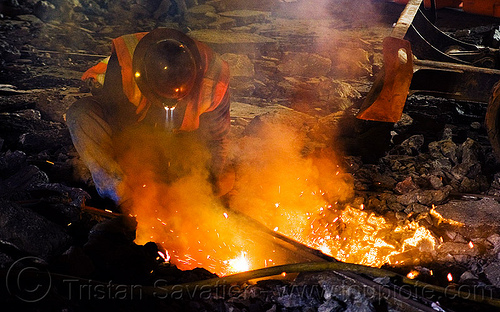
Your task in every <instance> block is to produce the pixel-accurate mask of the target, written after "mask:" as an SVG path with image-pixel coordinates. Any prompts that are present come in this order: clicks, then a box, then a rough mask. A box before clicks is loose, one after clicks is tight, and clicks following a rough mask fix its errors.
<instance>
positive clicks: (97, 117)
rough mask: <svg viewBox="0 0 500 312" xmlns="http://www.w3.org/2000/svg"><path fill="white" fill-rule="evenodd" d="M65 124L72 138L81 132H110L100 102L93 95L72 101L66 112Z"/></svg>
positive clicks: (91, 133)
mask: <svg viewBox="0 0 500 312" xmlns="http://www.w3.org/2000/svg"><path fill="white" fill-rule="evenodd" d="M66 124H67V125H68V129H69V131H70V133H71V135H72V137H73V138H74V137H75V136H80V135H81V134H82V133H85V134H88V135H94V134H95V133H96V132H105V133H107V134H108V135H110V133H111V129H110V128H109V124H108V122H107V121H106V118H105V115H104V112H103V109H102V107H101V104H100V103H99V102H98V101H97V100H96V99H95V98H94V97H87V98H82V99H80V100H78V101H76V102H75V103H73V105H71V106H70V108H69V109H68V111H67V112H66Z"/></svg>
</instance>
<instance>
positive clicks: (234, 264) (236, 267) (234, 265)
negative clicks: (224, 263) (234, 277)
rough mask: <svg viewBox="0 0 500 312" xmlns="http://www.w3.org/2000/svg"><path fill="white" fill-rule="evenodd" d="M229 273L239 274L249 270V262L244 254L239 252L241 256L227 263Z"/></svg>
mask: <svg viewBox="0 0 500 312" xmlns="http://www.w3.org/2000/svg"><path fill="white" fill-rule="evenodd" d="M228 264H229V271H230V273H239V272H245V271H249V270H250V262H249V261H248V258H247V253H246V252H243V251H242V252H241V254H240V255H239V256H238V257H236V258H234V259H231V260H229V261H228Z"/></svg>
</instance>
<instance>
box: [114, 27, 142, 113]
mask: <svg viewBox="0 0 500 312" xmlns="http://www.w3.org/2000/svg"><path fill="white" fill-rule="evenodd" d="M146 34H147V32H141V33H136V34H131V35H125V36H121V37H118V38H116V39H113V51H114V52H115V53H116V56H117V57H118V63H120V66H121V68H122V69H121V74H122V86H123V93H125V95H126V96H127V98H128V100H129V101H130V103H132V104H134V106H136V107H137V109H136V111H135V113H136V114H138V115H139V114H140V115H141V116H140V118H139V119H143V118H144V117H145V113H146V110H145V109H146V108H147V106H148V105H147V100H146V98H145V97H144V96H143V95H142V93H141V91H140V90H139V87H138V86H137V84H136V83H135V79H134V73H133V72H132V57H133V56H134V51H135V47H136V46H137V44H138V43H139V41H140V40H141V39H142V37H144V36H145V35H146ZM141 113H142V114H141Z"/></svg>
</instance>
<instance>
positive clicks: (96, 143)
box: [66, 28, 234, 207]
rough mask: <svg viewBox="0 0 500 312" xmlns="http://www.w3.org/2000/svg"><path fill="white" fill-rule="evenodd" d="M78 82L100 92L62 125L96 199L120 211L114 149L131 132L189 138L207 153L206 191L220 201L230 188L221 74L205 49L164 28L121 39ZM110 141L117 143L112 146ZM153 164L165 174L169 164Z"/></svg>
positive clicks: (123, 196) (222, 67)
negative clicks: (109, 201) (210, 187)
mask: <svg viewBox="0 0 500 312" xmlns="http://www.w3.org/2000/svg"><path fill="white" fill-rule="evenodd" d="M82 79H83V80H90V81H91V82H92V84H93V85H94V86H100V87H99V88H97V89H95V90H94V91H95V92H94V91H93V92H92V93H93V95H92V96H90V97H86V98H82V99H79V100H78V101H76V102H75V103H74V104H73V105H72V106H71V107H70V108H69V110H68V112H67V114H66V120H67V124H68V128H69V131H70V134H71V138H72V140H73V144H74V145H75V147H76V150H77V151H78V153H79V154H80V157H81V158H82V160H83V161H84V163H85V164H86V165H87V167H88V168H89V170H90V172H91V173H92V178H93V180H94V183H95V186H96V189H97V192H98V193H99V195H100V196H101V197H105V198H110V199H112V200H113V201H115V203H116V204H117V205H119V206H120V205H121V206H122V207H124V206H127V204H124V203H125V202H127V201H128V200H129V198H128V196H129V195H128V194H127V191H126V190H127V187H126V186H125V187H124V186H123V183H124V181H125V179H126V168H124V166H123V165H122V162H120V161H119V159H120V156H121V153H123V152H124V150H123V148H122V146H121V145H123V144H124V143H123V137H124V136H125V137H126V136H127V135H126V133H128V132H129V131H130V129H135V128H139V127H140V128H141V129H150V131H152V132H162V133H166V134H168V138H170V137H176V138H177V140H183V138H186V139H188V138H189V139H193V138H195V140H196V141H197V142H199V143H200V144H201V145H200V146H203V147H204V149H206V150H207V151H208V152H207V153H205V154H206V155H208V156H207V159H206V167H207V169H208V171H209V174H208V177H207V180H209V181H210V182H211V183H213V190H214V193H215V195H217V196H222V195H224V194H226V193H227V192H229V190H230V189H231V188H232V184H233V182H234V180H233V178H234V172H231V170H227V168H226V164H225V162H226V154H227V152H226V149H227V134H228V131H229V127H230V118H229V105H230V104H229V91H228V83H229V68H228V65H227V63H226V62H224V61H223V60H222V59H221V58H220V57H219V56H218V55H216V54H215V53H214V52H213V51H212V50H211V49H210V48H209V47H208V46H207V45H206V44H204V43H201V42H198V41H196V40H194V39H192V38H190V37H188V36H187V35H185V34H184V33H182V32H179V31H177V30H174V29H168V28H158V29H155V30H153V31H151V32H149V33H136V34H130V35H125V36H121V37H119V38H116V39H114V40H113V41H112V53H111V56H110V57H109V58H107V59H106V60H103V61H102V62H101V63H99V64H97V65H96V66H94V67H92V68H90V69H89V70H88V71H87V72H85V73H84V75H83V76H82ZM124 134H125V135H124ZM118 137H121V138H122V140H121V143H117V142H118V140H117V138H118ZM146 137H147V136H146ZM143 138H144V136H143ZM148 138H149V139H151V138H154V139H158V138H162V136H157V135H155V136H150V137H148ZM165 138H167V136H165ZM141 140H143V139H140V138H133V137H129V138H128V141H129V142H127V143H128V144H129V145H139V146H140V145H143V144H145V143H146V142H144V141H141ZM125 141H127V140H125ZM150 141H154V140H150ZM157 141H160V140H157ZM163 141H164V140H163ZM147 143H148V144H149V145H148V146H150V145H151V144H165V142H147ZM177 148H178V147H177V146H173V147H171V150H169V153H176V151H177V150H176V149H177ZM167 149H168V147H167ZM161 153H163V152H159V155H158V157H162V155H160V154H161ZM139 156H140V155H139ZM183 157H184V156H180V158H183ZM145 161H146V160H145ZM158 163H160V164H164V165H165V166H167V164H168V166H170V160H169V159H166V160H165V161H164V162H158ZM163 169H165V168H158V171H157V173H160V172H167V173H166V175H168V174H169V173H168V172H172V171H169V170H163ZM154 170H155V168H153V171H154ZM164 180H165V181H168V180H170V179H169V178H168V177H165V179H164Z"/></svg>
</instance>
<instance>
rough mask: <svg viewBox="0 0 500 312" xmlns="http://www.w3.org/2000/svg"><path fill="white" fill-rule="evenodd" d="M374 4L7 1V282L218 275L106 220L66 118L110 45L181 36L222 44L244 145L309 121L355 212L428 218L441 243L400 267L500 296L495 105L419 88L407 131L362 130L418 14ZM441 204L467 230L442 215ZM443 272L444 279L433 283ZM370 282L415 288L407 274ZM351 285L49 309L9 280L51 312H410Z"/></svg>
mask: <svg viewBox="0 0 500 312" xmlns="http://www.w3.org/2000/svg"><path fill="white" fill-rule="evenodd" d="M362 2H363V5H362V6H359V7H358V6H356V7H355V8H354V7H353V5H352V4H349V3H350V2H349V1H338V3H337V2H335V3H333V2H332V3H327V4H326V7H325V10H323V11H321V12H320V11H317V10H313V9H312V8H310V7H309V6H308V5H307V4H306V1H300V0H298V1H283V2H281V1H269V2H267V1H255V2H251V3H245V2H244V1H223V0H212V1H202V0H198V1H196V0H193V1H168V0H164V1H155V0H149V1H148V0H144V1H124V0H121V1H112V2H111V1H104V0H97V1H93V0H80V1H65V0H50V1H21V0H9V1H5V2H4V3H2V4H1V5H0V47H1V50H0V51H1V52H0V53H1V59H0V225H1V226H0V267H1V268H2V276H4V275H5V276H6V278H8V276H9V275H8V272H9V268H14V269H17V268H23V267H29V268H33V267H35V268H37V271H40V270H42V271H43V270H48V271H51V272H55V273H60V274H66V275H69V276H73V277H75V278H76V277H78V278H82V279H83V282H82V283H85V281H88V280H95V281H102V283H104V284H102V285H101V286H102V289H105V290H106V291H108V290H109V289H110V288H112V287H111V286H109V285H111V283H109V284H107V283H106V281H113V282H115V283H121V285H152V284H153V283H154V281H157V280H158V279H162V280H165V281H166V283H167V284H176V283H185V282H192V281H198V280H204V279H207V278H212V277H214V275H213V274H211V273H210V272H208V271H206V270H204V269H195V270H193V271H180V270H178V269H176V268H175V267H173V266H169V265H168V264H165V263H163V262H162V261H161V259H160V260H158V259H157V258H158V254H157V251H158V250H157V246H156V244H154V243H150V244H146V245H136V244H135V243H134V242H133V241H134V238H135V232H134V226H135V225H134V220H130V219H129V218H125V217H123V216H117V214H113V213H108V212H106V211H104V209H111V210H113V209H114V208H116V207H114V206H113V204H112V203H110V202H108V201H106V200H102V199H100V198H99V197H98V195H97V194H96V192H95V189H94V188H93V184H92V180H91V177H90V173H89V172H88V170H87V169H86V168H85V166H84V165H83V164H82V162H81V161H80V160H79V158H78V154H77V153H76V151H75V150H74V148H73V147H72V144H71V139H70V137H69V133H68V131H67V128H66V126H65V123H64V114H65V111H66V109H67V108H68V107H69V106H70V105H71V104H72V103H73V102H74V101H75V100H76V99H78V98H80V97H83V96H87V95H89V92H90V89H89V87H88V86H86V85H83V83H82V82H80V80H79V77H80V75H81V73H82V72H83V71H85V70H86V69H87V68H88V67H90V66H92V65H93V64H95V63H96V62H97V61H98V60H99V59H100V58H101V57H103V56H107V54H108V53H109V51H110V50H109V49H110V44H109V40H110V39H111V38H113V37H117V36H119V35H122V34H125V33H130V32H137V31H147V30H151V29H153V28H154V27H160V26H167V27H168V26H170V27H177V28H180V29H182V30H184V31H187V32H189V33H190V34H191V35H192V36H194V37H195V38H198V39H200V40H203V41H206V42H207V43H208V44H209V45H211V46H212V47H213V48H214V49H215V50H216V51H217V52H219V53H221V54H222V56H223V58H224V59H225V60H226V61H227V62H228V63H229V64H230V66H231V72H232V80H231V92H232V101H233V104H232V105H233V108H232V120H231V122H232V132H231V135H232V138H233V139H234V140H238V139H239V138H241V137H243V136H245V135H252V133H253V131H254V129H255V127H259V126H260V125H262V124H266V123H273V122H276V120H278V121H279V122H284V123H289V124H294V125H296V126H297V127H299V128H300V130H301V131H302V132H303V133H304V134H305V136H306V138H307V140H306V147H305V148H304V154H307V153H310V152H312V151H314V150H316V149H321V148H334V149H336V150H341V151H340V152H341V153H342V160H343V161H342V165H343V167H344V168H343V169H344V170H345V172H346V173H347V174H349V175H350V176H352V178H353V181H354V195H353V196H352V198H349V199H348V200H347V201H346V202H345V203H342V205H352V206H359V205H361V204H363V205H364V206H365V209H366V210H368V211H373V212H374V213H376V214H377V215H380V216H384V217H385V218H387V219H388V220H391V221H392V222H394V224H399V225H404V224H407V223H408V222H411V221H417V222H418V223H419V224H420V225H423V226H425V227H426V228H428V229H429V230H431V232H432V233H433V234H434V235H435V237H436V238H439V240H440V245H439V247H438V248H437V249H436V250H434V251H428V250H425V248H424V249H422V250H418V248H416V249H414V250H410V251H409V252H408V253H407V254H403V255H401V257H402V258H401V259H403V260H405V264H404V265H403V266H396V267H388V269H391V270H392V271H394V272H398V273H401V274H402V275H403V276H404V275H406V274H407V273H408V272H409V271H410V270H412V269H413V270H417V271H419V272H421V275H422V276H421V277H420V278H422V279H423V280H425V281H427V282H429V283H430V284H438V285H440V286H443V287H447V286H448V287H450V286H451V287H453V288H457V287H459V286H462V285H468V286H471V285H472V286H475V287H478V289H482V290H484V289H487V290H488V291H491V293H492V294H494V295H496V297H498V288H500V275H499V269H498V268H499V267H500V258H499V255H500V218H499V217H498V210H499V207H500V204H499V203H498V200H499V198H500V197H499V196H500V170H499V169H500V167H499V165H498V162H497V161H496V159H495V156H494V155H493V153H492V149H491V146H490V145H489V142H488V139H487V136H486V131H485V129H484V125H483V119H484V114H485V111H486V105H485V104H478V103H463V102H456V101H453V100H449V99H442V98H435V97H431V96H420V95H413V96H411V97H410V98H409V99H408V101H407V106H406V109H405V113H404V115H403V118H402V119H401V121H399V122H398V123H397V124H395V125H394V126H391V127H388V126H387V125H380V124H372V123H368V122H359V121H356V120H355V119H354V114H355V113H356V111H357V109H358V108H359V105H360V104H361V101H362V99H363V96H364V95H366V93H367V92H368V90H369V88H370V86H371V84H372V82H373V77H374V75H375V74H376V73H377V72H378V71H379V70H380V68H381V65H382V64H381V61H382V57H381V42H382V39H383V38H384V37H385V36H386V35H388V33H389V31H390V27H391V25H392V23H393V22H394V21H395V20H396V19H397V17H398V15H399V13H400V11H401V10H402V7H400V6H397V5H392V4H386V3H381V2H378V1H368V0H364V1H362ZM464 20H466V19H464ZM488 21H489V22H490V26H491V22H492V21H491V20H488ZM438 22H439V20H438ZM443 22H445V21H443ZM467 27H472V26H470V25H467ZM482 27H483V28H470V29H473V31H469V32H465V31H463V30H461V29H454V30H453V29H450V31H455V34H457V35H459V36H462V38H463V36H464V34H473V35H474V38H471V40H475V41H477V40H478V37H479V38H480V37H481V36H480V34H482V33H484V35H483V37H484V38H486V37H487V36H489V34H490V33H489V31H491V29H493V28H492V27H489V28H488V27H485V26H482ZM481 29H483V30H484V32H482V33H481V32H479V30H481ZM478 33H479V35H478ZM333 39H335V40H333ZM332 42H333V43H332ZM346 55H349V57H348V58H347V57H346ZM84 204H86V206H84ZM85 207H87V208H85ZM88 207H95V208H96V209H90V208H88ZM433 207H434V209H433ZM433 211H437V212H438V213H439V214H440V215H441V216H443V217H444V218H446V219H452V220H455V221H458V222H461V223H463V224H464V225H463V226H457V225H454V224H450V223H446V222H443V221H442V220H441V219H439V218H438V217H436V214H434V213H433ZM470 242H472V243H473V244H474V246H475V247H474V248H473V249H471V248H470V247H469V244H470ZM417 254H418V255H419V256H418V257H417V256H416V255H417ZM19 259H21V260H22V261H20V260H19ZM17 260H19V261H18V262H16V261H17ZM13 263H16V265H15V266H13V265H12V264H13ZM431 270H432V271H433V272H437V273H436V274H435V275H434V276H430V275H429V274H426V272H427V273H428V272H430V271H431ZM449 272H451V273H452V274H453V276H455V280H454V281H453V282H452V283H449V282H448V281H446V274H448V273H449ZM293 277H295V276H293ZM54 278H55V279H56V281H55V282H54V283H57V282H60V281H57V277H56V275H54ZM367 278H369V279H370V281H371V282H372V283H375V285H385V286H387V287H388V288H391V287H394V288H395V289H396V292H399V293H401V290H400V289H399V288H397V287H398V281H396V280H391V279H384V278H378V279H377V278H374V277H367ZM34 281H38V280H37V279H36V278H35V279H34ZM343 281H345V277H342V276H340V277H339V276H338V275H336V274H335V273H332V272H322V273H307V274H299V275H298V276H297V277H296V278H295V279H293V278H288V279H271V280H263V281H259V282H257V283H250V284H248V283H240V284H239V285H238V287H237V288H233V289H232V292H225V293H223V294H222V295H221V294H220V293H217V292H214V291H212V292H210V294H211V295H210V296H209V297H203V296H202V295H200V296H194V297H193V298H188V297H185V296H184V297H182V299H180V300H177V299H179V298H173V297H172V298H161V299H164V300H158V298H155V297H154V296H150V294H145V293H141V296H140V298H137V297H135V298H131V293H130V292H128V291H125V292H123V294H124V296H123V298H124V299H127V300H121V301H119V300H113V298H109V297H106V296H105V297H106V298H104V299H106V300H98V299H99V298H98V297H99V296H98V295H99V294H101V293H100V292H99V293H93V292H92V291H91V290H86V292H84V293H85V295H88V296H87V298H84V299H83V300H76V301H75V300H73V301H72V300H69V299H68V298H70V297H71V295H74V293H72V290H69V289H68V288H67V287H66V288H65V287H63V286H64V285H63V286H60V287H55V288H53V289H51V291H50V292H49V293H48V295H47V296H45V294H42V295H43V300H41V301H36V303H35V304H30V303H29V302H28V301H30V300H29V299H36V298H37V297H36V296H37V295H39V294H37V293H34V294H31V295H32V296H34V297H31V298H25V297H22V295H24V294H23V293H17V292H15V291H13V290H12V287H9V284H8V283H7V285H4V284H5V283H2V286H1V290H2V292H3V293H5V294H7V296H3V295H2V297H1V299H0V304H2V307H10V306H15V307H16V308H17V309H18V308H22V309H27V310H38V311H40V310H42V311H45V310H47V311H48V310H65V311H86V310H104V309H109V308H110V307H111V306H113V307H115V306H118V307H119V309H121V310H129V311H135V310H143V309H151V310H155V309H157V310H175V311H181V310H186V309H187V310H193V311H271V312H272V311H399V310H403V309H402V308H401V307H400V306H398V305H397V304H395V303H394V302H392V301H390V300H386V299H387V298H383V299H381V295H376V296H374V295H373V294H366V293H363V292H362V291H359V289H361V288H356V287H354V288H353V286H352V285H353V284H345V283H343ZM357 282H359V281H357ZM353 283H356V280H355V279H354V281H353ZM105 285H108V286H105ZM356 285H359V284H356ZM11 286H12V285H11ZM5 287H6V289H4V288H5ZM360 287H361V286H360ZM95 289H97V288H95ZM95 289H94V290H95ZM102 289H101V290H102ZM291 289H292V290H293V291H290V290H291ZM332 289H334V291H332ZM353 289H354V290H353ZM363 289H364V288H363ZM77 290H78V289H77ZM79 290H80V292H79V294H80V295H81V293H82V291H81V288H80V289H79ZM115 290H116V289H115ZM105 293H106V292H105ZM73 298H74V297H73ZM116 298H118V297H115V298H114V299H116ZM144 298H146V299H152V300H140V299H144ZM80 299H81V298H80ZM128 299H130V300H128ZM418 300H420V301H419V302H420V303H421V304H426V305H427V306H429V307H430V306H432V304H437V303H438V302H439V303H440V304H442V305H443V307H444V309H445V310H446V309H450V311H451V310H453V311H461V310H462V309H463V307H467V309H468V310H471V311H476V310H479V309H481V310H484V311H487V310H488V309H490V308H491V307H488V306H481V305H478V304H475V303H471V302H468V301H460V300H458V299H456V298H455V299H448V298H446V297H439V296H434V297H432V296H431V298H430V299H426V300H423V299H422V298H419V299H418ZM493 310H494V309H493V308H491V311H493ZM417 311H420V310H417Z"/></svg>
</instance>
